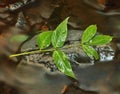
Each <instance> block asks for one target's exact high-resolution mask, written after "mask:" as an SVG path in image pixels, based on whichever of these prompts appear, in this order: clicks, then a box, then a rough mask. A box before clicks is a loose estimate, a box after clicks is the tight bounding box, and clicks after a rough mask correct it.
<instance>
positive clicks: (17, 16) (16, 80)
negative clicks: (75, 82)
mask: <svg viewBox="0 0 120 94" xmlns="http://www.w3.org/2000/svg"><path fill="white" fill-rule="evenodd" d="M8 1H9V0H3V1H0V64H1V65H4V64H5V65H4V67H3V68H1V69H0V80H2V81H4V82H6V83H7V84H10V85H12V86H14V87H16V88H18V89H19V90H21V92H22V94H38V93H39V92H44V93H42V94H60V93H58V92H61V90H62V88H63V86H64V85H66V84H70V79H68V78H67V77H65V76H63V75H61V74H59V75H57V76H51V74H50V75H49V74H46V73H45V71H46V70H44V69H43V68H40V70H39V68H37V69H36V67H35V66H33V65H30V66H23V67H22V68H23V70H22V71H23V72H22V73H16V72H13V71H10V70H11V68H9V70H8V69H7V70H6V69H5V66H6V65H7V64H8V65H9V64H10V65H9V67H11V66H12V64H16V62H17V63H19V62H18V61H19V59H17V58H12V59H11V58H8V56H9V55H10V54H12V53H15V52H17V51H18V49H20V48H19V47H20V45H21V44H22V42H14V43H13V42H11V41H10V38H11V37H12V36H14V35H18V34H26V35H28V36H29V37H31V36H33V35H34V34H36V33H37V32H36V31H38V30H42V29H43V27H46V28H47V29H54V28H55V27H56V26H57V24H58V23H60V21H62V20H63V19H65V18H66V17H68V16H70V20H69V28H70V29H78V30H83V29H85V28H86V27H87V26H88V25H90V24H97V26H98V31H99V32H101V33H105V34H109V35H112V36H114V37H115V38H116V40H119V39H120V22H119V21H120V16H119V15H120V9H119V6H117V7H116V8H115V7H114V8H113V9H112V8H110V9H107V11H104V9H105V7H106V6H105V5H104V4H103V5H101V4H99V3H98V2H97V0H61V1H59V0H12V1H11V2H10V1H9V2H8ZM98 1H100V0H98ZM16 2H19V3H22V5H21V6H19V7H16V6H15V7H14V10H10V9H9V8H10V7H8V3H11V4H12V5H16V4H15V3H16ZM115 2H116V1H115ZM118 2H119V1H118ZM11 4H9V6H11ZM6 6H7V7H6ZM111 7H112V6H111ZM56 23H57V24H56ZM117 42H118V43H117V45H118V52H119V50H120V48H119V47H120V46H119V45H120V44H119V41H117ZM115 43H116V42H115ZM118 55H119V54H118ZM117 57H118V56H117ZM117 61H118V62H119V61H120V60H119V58H118V60H117ZM5 62H6V63H5ZM10 62H12V63H10ZM13 62H14V63H13ZM107 64H108V65H109V63H107ZM108 65H103V66H101V64H100V65H98V66H97V67H96V66H94V67H92V68H88V70H89V71H86V69H79V68H78V69H77V70H76V72H77V73H79V71H80V70H81V71H83V74H82V72H80V74H78V76H79V81H82V82H81V84H82V83H83V84H85V86H87V84H88V83H92V81H93V80H92V79H93V78H92V75H93V74H94V76H93V77H94V78H95V77H96V76H97V77H98V78H95V79H96V80H101V82H102V81H104V77H106V76H104V77H103V75H107V77H108V76H109V75H110V77H111V75H112V72H113V71H115V74H114V77H115V78H113V79H112V85H113V86H112V88H114V86H115V87H116V88H117V86H119V85H120V84H119V80H118V79H119V75H118V73H117V72H116V71H117V69H116V68H115V66H114V62H113V63H112V64H111V65H109V67H108ZM14 66H15V65H14ZM99 66H100V67H99ZM104 66H105V67H106V68H108V70H107V72H106V73H105V74H104V71H101V69H102V68H103V69H104ZM118 66H119V65H118ZM12 68H13V67H12ZM34 69H35V70H34ZM99 69H100V70H99ZM111 69H112V70H111ZM29 70H30V72H29ZM118 70H119V67H118ZM90 71H91V73H90V74H91V75H90V74H89V72H90ZM96 71H97V73H100V74H101V78H99V76H98V74H97V73H96ZM25 72H26V73H25ZM77 73H76V74H77ZM26 75H27V77H25V76H26ZM86 75H87V76H86ZM86 77H87V78H86ZM89 77H90V78H89ZM102 77H103V78H102ZM61 79H62V80H61ZM106 79H107V78H106ZM108 79H109V77H108ZM116 79H117V80H116ZM91 80H92V81H91ZM105 81H106V80H105ZM107 81H108V82H110V80H107ZM116 81H118V83H117V82H116ZM93 82H94V81H93ZM114 82H115V83H114ZM53 83H54V84H53ZM83 84H82V85H83ZM109 84H110V85H111V83H109ZM90 85H91V84H90ZM92 85H93V84H92ZM97 85H98V87H99V84H97ZM102 85H103V84H102ZM102 85H101V86H102ZM106 85H108V84H107V83H106ZM89 87H90V86H89ZM40 88H41V89H40ZM55 88H56V89H57V90H55ZM90 88H91V87H90ZM90 88H88V87H86V88H85V89H90ZM105 88H106V87H104V89H105ZM110 88H111V87H110ZM100 89H101V88H100ZM26 90H27V91H26ZM29 90H30V91H29ZM92 90H93V91H94V89H92ZM108 90H110V89H108ZM50 91H53V93H50ZM118 91H119V90H118ZM33 92H34V93H33ZM83 94H89V93H83ZM90 94H94V93H90ZM106 94H107V93H106ZM112 94H113V93H112Z"/></svg>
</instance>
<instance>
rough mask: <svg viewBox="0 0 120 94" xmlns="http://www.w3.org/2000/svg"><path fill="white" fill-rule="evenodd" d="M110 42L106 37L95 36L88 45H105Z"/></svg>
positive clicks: (110, 38) (109, 37)
mask: <svg viewBox="0 0 120 94" xmlns="http://www.w3.org/2000/svg"><path fill="white" fill-rule="evenodd" d="M111 40H112V37H111V36H108V35H97V36H95V37H94V38H93V39H92V40H91V41H90V42H89V45H105V44H107V43H109V42H110V41H111Z"/></svg>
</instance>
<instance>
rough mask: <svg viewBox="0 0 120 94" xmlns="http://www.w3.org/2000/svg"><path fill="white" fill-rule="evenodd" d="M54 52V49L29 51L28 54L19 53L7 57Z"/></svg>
mask: <svg viewBox="0 0 120 94" xmlns="http://www.w3.org/2000/svg"><path fill="white" fill-rule="evenodd" d="M54 50H55V49H47V50H36V51H30V52H23V53H19V54H13V55H10V56H9V57H17V56H22V55H28V54H34V53H40V52H51V51H54Z"/></svg>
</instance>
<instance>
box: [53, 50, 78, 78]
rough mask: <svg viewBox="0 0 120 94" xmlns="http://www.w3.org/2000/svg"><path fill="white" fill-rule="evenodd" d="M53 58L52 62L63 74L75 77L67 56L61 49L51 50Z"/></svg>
mask: <svg viewBox="0 0 120 94" xmlns="http://www.w3.org/2000/svg"><path fill="white" fill-rule="evenodd" d="M53 59H54V62H55V64H56V66H57V68H58V69H59V70H60V71H61V72H63V73H64V74H65V75H67V76H70V77H72V78H75V79H76V77H75V75H74V73H73V71H72V68H71V65H70V62H69V61H68V58H67V56H66V55H65V54H64V52H62V51H57V50H56V51H54V52H53Z"/></svg>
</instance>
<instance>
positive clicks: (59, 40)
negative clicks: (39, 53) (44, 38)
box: [52, 17, 69, 48]
mask: <svg viewBox="0 0 120 94" xmlns="http://www.w3.org/2000/svg"><path fill="white" fill-rule="evenodd" d="M68 19H69V17H68V18H66V19H65V20H64V21H63V22H61V23H60V24H59V25H58V27H57V28H56V29H55V30H54V32H53V35H52V45H53V47H54V48H59V47H62V46H63V45H64V42H65V40H66V37H67V22H68Z"/></svg>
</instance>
